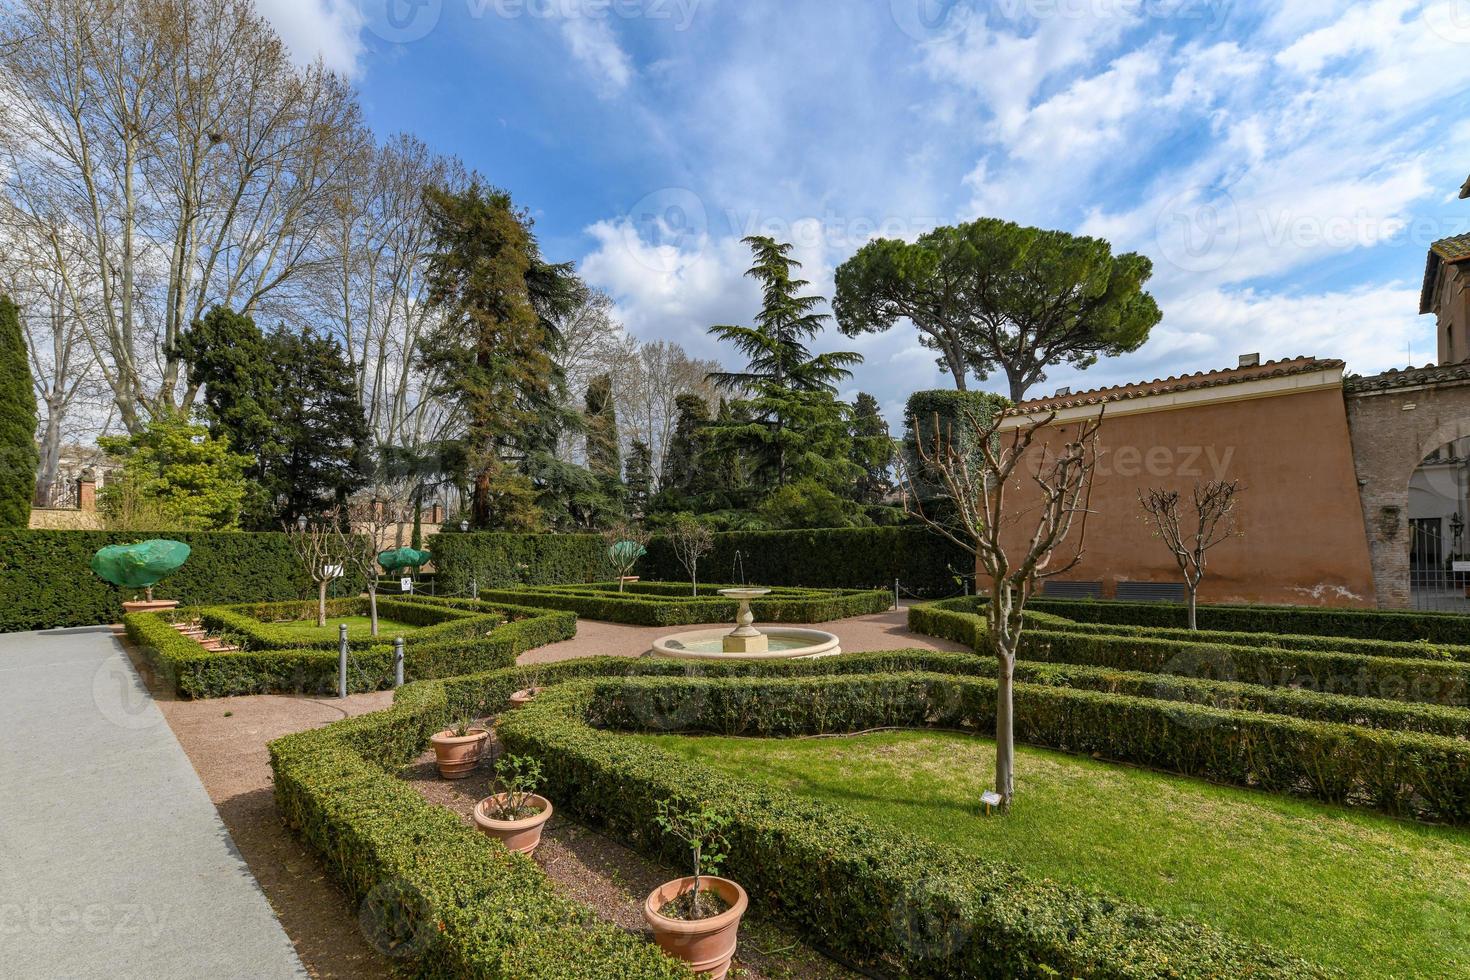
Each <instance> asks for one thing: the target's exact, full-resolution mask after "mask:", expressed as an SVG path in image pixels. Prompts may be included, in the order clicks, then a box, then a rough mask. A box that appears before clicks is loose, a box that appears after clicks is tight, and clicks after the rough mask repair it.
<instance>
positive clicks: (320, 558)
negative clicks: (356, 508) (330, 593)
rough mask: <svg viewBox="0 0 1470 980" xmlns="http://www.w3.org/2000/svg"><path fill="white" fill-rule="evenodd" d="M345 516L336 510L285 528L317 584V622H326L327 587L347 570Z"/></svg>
mask: <svg viewBox="0 0 1470 980" xmlns="http://www.w3.org/2000/svg"><path fill="white" fill-rule="evenodd" d="M341 524H342V515H341V514H340V513H339V512H338V511H336V510H333V511H331V512H329V513H327V514H325V515H323V517H322V518H321V519H320V520H315V521H312V520H306V519H302V520H300V521H298V522H297V523H295V524H287V525H285V527H284V530H285V532H286V537H287V539H288V540H289V541H290V542H291V550H292V551H293V552H295V554H296V561H297V563H298V564H300V565H301V567H302V569H303V570H305V572H306V574H307V575H309V576H310V577H311V580H312V581H313V582H315V583H316V624H317V625H318V626H325V625H327V586H329V585H330V584H331V583H332V582H333V581H334V580H335V579H339V578H341V577H342V576H343V574H344V573H345V572H346V571H347V567H346V566H347V561H348V554H347V552H346V550H345V547H344V542H345V541H346V540H347V539H346V538H345V537H344V536H343V534H342V530H341Z"/></svg>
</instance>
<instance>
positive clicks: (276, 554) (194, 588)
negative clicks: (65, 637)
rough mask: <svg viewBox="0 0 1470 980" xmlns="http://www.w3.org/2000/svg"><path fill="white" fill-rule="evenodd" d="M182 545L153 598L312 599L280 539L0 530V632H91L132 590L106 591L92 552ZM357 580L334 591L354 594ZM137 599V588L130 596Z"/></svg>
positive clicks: (189, 601) (118, 610)
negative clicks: (162, 542)
mask: <svg viewBox="0 0 1470 980" xmlns="http://www.w3.org/2000/svg"><path fill="white" fill-rule="evenodd" d="M157 537H163V538H170V539H172V540H175V541H182V542H184V543H185V544H187V545H188V546H189V547H190V549H192V550H191V554H190V555H189V560H188V561H187V562H185V563H184V566H183V567H182V568H180V569H179V570H178V571H177V572H174V573H173V574H172V575H170V576H169V577H168V578H166V579H164V580H163V581H162V582H161V583H159V585H158V587H157V588H155V589H154V594H155V595H156V596H157V597H158V598H160V599H177V600H179V602H180V603H182V604H183V605H188V606H197V605H218V604H224V603H232V602H257V601H259V602H268V601H275V600H282V599H296V598H300V597H302V596H307V595H314V594H315V593H316V587H315V586H314V585H312V583H311V582H310V580H308V579H307V578H306V576H305V575H304V574H303V573H302V571H301V567H300V565H299V564H298V563H297V561H296V557H295V555H294V554H293V553H292V551H291V544H290V542H289V541H288V540H287V538H286V535H284V534H281V533H279V532H266V533H259V534H256V533H250V532H245V531H158V532H151V533H146V532H126V533H124V532H119V531H21V530H3V531H0V633H7V632H12V631H15V630H44V629H53V628H56V627H61V626H95V625H97V624H99V623H116V622H118V621H120V620H121V618H122V600H124V599H129V598H132V594H133V592H132V591H131V590H130V591H126V592H124V591H122V590H119V589H116V588H114V587H113V586H111V585H108V584H107V583H106V582H104V581H102V580H101V579H100V578H98V577H97V576H96V575H93V574H92V570H91V568H90V567H89V566H90V563H91V561H92V556H93V555H94V554H96V553H97V550H98V549H99V548H102V547H103V546H105V545H110V544H131V543H133V542H136V541H143V540H146V539H148V538H157ZM360 585H361V583H360V582H357V581H356V580H350V581H343V582H341V583H340V584H339V585H338V586H337V589H338V590H339V591H341V592H345V593H356V592H357V591H358V588H359V586H360ZM136 591H137V592H138V593H140V594H141V592H142V590H141V589H139V590H136Z"/></svg>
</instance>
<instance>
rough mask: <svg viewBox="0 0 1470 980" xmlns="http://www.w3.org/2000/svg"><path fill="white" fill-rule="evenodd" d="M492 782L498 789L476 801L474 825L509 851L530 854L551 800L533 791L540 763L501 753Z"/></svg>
mask: <svg viewBox="0 0 1470 980" xmlns="http://www.w3.org/2000/svg"><path fill="white" fill-rule="evenodd" d="M495 782H496V783H498V784H499V785H500V792H498V793H494V794H492V795H490V796H487V797H485V798H484V799H483V800H481V801H480V802H479V803H477V804H475V814H474V816H475V826H476V827H478V828H480V832H481V833H483V834H485V835H486V836H489V837H494V838H495V839H496V840H498V841H500V842H501V843H502V844H504V845H505V846H506V847H508V848H510V849H511V850H512V851H516V852H518V853H520V854H530V853H531V852H533V851H535V850H536V847H537V845H539V844H540V843H541V829H542V828H543V827H545V826H546V821H548V820H550V819H551V801H550V800H548V799H547V798H546V797H544V796H538V795H537V794H536V788H537V787H538V786H540V785H541V763H540V762H537V761H536V760H535V759H526V758H523V757H521V756H516V755H507V756H504V757H502V758H501V760H500V761H499V762H497V763H496V764H495ZM492 788H493V785H492Z"/></svg>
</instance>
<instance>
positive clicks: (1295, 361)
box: [1017, 356, 1343, 411]
mask: <svg viewBox="0 0 1470 980" xmlns="http://www.w3.org/2000/svg"><path fill="white" fill-rule="evenodd" d="M1342 366H1343V362H1342V361H1339V360H1335V359H1331V358H1327V359H1323V358H1319V357H1306V356H1303V357H1290V358H1283V359H1282V360H1279V361H1267V362H1265V363H1264V364H1257V365H1255V366H1253V367H1243V368H1222V369H1221V370H1218V371H1197V372H1195V373H1194V374H1181V375H1178V376H1177V377H1169V378H1156V379H1155V380H1153V381H1137V382H1134V383H1133V384H1126V385H1113V386H1112V387H1109V388H1094V389H1093V390H1091V391H1077V392H1073V393H1072V394H1069V395H1053V396H1051V397H1048V398H1030V399H1027V400H1026V401H1024V402H1022V403H1021V404H1020V405H1018V406H1017V407H1018V408H1020V409H1023V410H1027V411H1034V410H1036V409H1045V410H1048V411H1050V410H1051V409H1061V408H1076V407H1078V406H1082V405H1100V404H1102V403H1104V402H1115V401H1121V400H1123V399H1126V398H1145V397H1147V396H1149V395H1163V394H1168V393H1171V392H1177V391H1193V390H1194V389H1196V388H1215V387H1218V386H1220V385H1233V384H1240V383H1241V382H1243V381H1260V380H1262V379H1263V378H1282V377H1287V376H1288V375H1293V374H1307V373H1310V372H1312V371H1322V370H1326V369H1328V368H1340V367H1342Z"/></svg>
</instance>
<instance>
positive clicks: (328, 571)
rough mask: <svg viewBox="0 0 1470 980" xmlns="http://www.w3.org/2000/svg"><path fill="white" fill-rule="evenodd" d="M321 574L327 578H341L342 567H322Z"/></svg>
mask: <svg viewBox="0 0 1470 980" xmlns="http://www.w3.org/2000/svg"><path fill="white" fill-rule="evenodd" d="M322 574H323V575H325V576H326V577H327V578H341V577H342V566H341V565H323V566H322Z"/></svg>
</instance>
